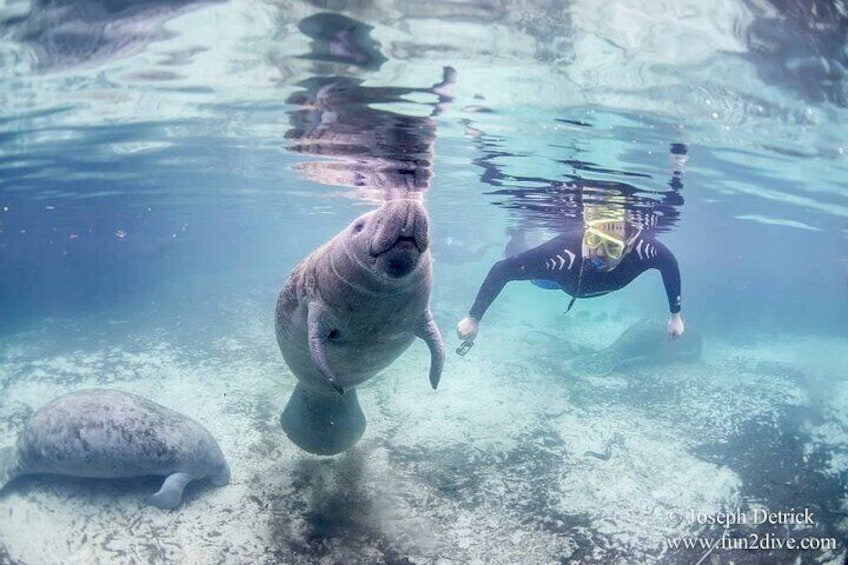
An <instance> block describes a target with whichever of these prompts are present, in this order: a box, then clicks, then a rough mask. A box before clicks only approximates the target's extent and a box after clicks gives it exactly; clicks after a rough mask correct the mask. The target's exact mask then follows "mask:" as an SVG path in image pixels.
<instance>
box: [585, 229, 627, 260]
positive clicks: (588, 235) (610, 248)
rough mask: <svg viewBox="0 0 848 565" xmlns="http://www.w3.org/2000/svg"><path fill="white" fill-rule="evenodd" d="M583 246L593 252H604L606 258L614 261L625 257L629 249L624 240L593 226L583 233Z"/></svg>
mask: <svg viewBox="0 0 848 565" xmlns="http://www.w3.org/2000/svg"><path fill="white" fill-rule="evenodd" d="M583 245H585V246H586V248H587V249H589V251H591V252H595V253H597V252H598V251H600V250H603V254H604V256H605V257H609V258H610V259H612V260H614V261H617V260H618V259H621V258H622V257H624V251H625V249H627V244H626V242H625V241H624V240H623V239H620V238H618V237H615V236H613V235H610V234H609V233H607V232H605V231H601V230H600V229H596V228H594V227H591V226H590V227H587V228H586V230H585V231H584V232H583Z"/></svg>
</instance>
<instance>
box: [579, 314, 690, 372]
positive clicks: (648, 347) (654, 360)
mask: <svg viewBox="0 0 848 565" xmlns="http://www.w3.org/2000/svg"><path fill="white" fill-rule="evenodd" d="M702 345H703V341H702V339H701V334H700V332H698V331H697V330H696V329H694V328H691V327H687V328H686V332H685V333H684V334H683V335H681V336H680V337H679V338H677V339H675V340H673V341H669V339H668V328H667V327H666V322H665V321H663V320H650V319H645V320H639V321H638V322H636V323H634V324H633V325H632V326H630V327H629V328H627V329H626V330H624V332H622V334H621V335H620V336H618V338H616V340H615V341H614V342H612V344H610V345H609V346H607V347H605V348H604V349H602V350H601V351H599V352H597V353H594V354H592V355H590V356H589V357H588V358H586V359H583V360H582V361H581V365H582V366H581V370H582V372H587V371H588V372H591V373H595V374H607V373H611V372H613V371H617V370H622V369H632V368H636V367H648V366H656V365H664V364H667V363H680V362H684V363H689V362H694V361H697V360H698V359H700V357H701V348H702Z"/></svg>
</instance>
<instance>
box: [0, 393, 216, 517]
mask: <svg viewBox="0 0 848 565" xmlns="http://www.w3.org/2000/svg"><path fill="white" fill-rule="evenodd" d="M42 473H43V474H56V475H68V476H74V477H91V478H103V479H111V478H121V477H140V476H145V475H166V476H167V477H166V479H165V482H164V483H163V485H162V488H161V489H160V490H159V491H158V492H157V493H155V494H153V495H150V496H148V497H146V499H145V502H147V503H149V504H153V505H154V506H158V507H160V508H176V507H177V506H179V504H180V502H181V501H182V495H183V489H184V488H185V486H186V485H187V484H188V483H189V482H191V481H193V480H196V479H200V478H203V477H208V478H209V479H210V480H211V482H212V484H214V485H216V486H221V485H225V484H227V483H228V482H229V481H230V468H229V465H228V464H227V461H226V459H225V457H224V454H223V453H222V452H221V449H220V447H219V446H218V442H217V441H215V438H213V437H212V435H211V434H210V433H209V432H208V431H207V430H206V428H204V427H203V426H202V425H200V424H199V423H197V422H195V421H194V420H192V419H191V418H189V417H188V416H185V415H183V414H180V413H179V412H175V411H173V410H170V409H168V408H165V407H164V406H161V405H159V404H156V403H155V402H153V401H151V400H148V399H146V398H143V397H141V396H138V395H135V394H130V393H126V392H120V391H116V390H107V389H87V390H80V391H76V392H72V393H69V394H66V395H64V396H61V397H59V398H57V399H55V400H53V401H51V402H50V403H48V404H47V405H45V406H44V407H42V408H41V409H39V410H38V411H37V412H35V414H33V416H32V418H31V419H30V421H29V422H28V423H27V425H26V427H25V428H24V430H23V431H22V432H21V434H20V435H19V436H18V441H17V444H16V446H15V447H7V448H4V449H3V450H0V488H3V487H5V485H6V484H8V483H9V482H10V481H12V480H13V479H14V478H15V477H18V476H21V475H29V474H42Z"/></svg>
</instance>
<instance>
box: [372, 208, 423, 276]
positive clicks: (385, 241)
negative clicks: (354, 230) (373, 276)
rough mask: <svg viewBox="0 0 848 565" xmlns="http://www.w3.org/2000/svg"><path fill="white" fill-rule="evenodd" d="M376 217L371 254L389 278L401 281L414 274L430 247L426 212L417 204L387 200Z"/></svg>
mask: <svg viewBox="0 0 848 565" xmlns="http://www.w3.org/2000/svg"><path fill="white" fill-rule="evenodd" d="M377 217H378V222H377V227H376V229H375V231H374V236H373V239H372V240H371V254H372V255H373V256H374V257H376V258H377V260H378V261H379V262H380V263H381V264H382V267H383V271H384V272H385V273H386V274H388V275H389V276H390V277H396V278H400V277H404V276H406V275H408V274H409V273H411V272H412V271H413V270H415V267H417V266H418V262H419V259H420V258H421V255H422V254H423V253H425V252H426V251H427V250H428V249H429V247H430V233H429V220H428V218H427V211H426V210H425V209H424V206H423V205H422V204H421V202H420V201H418V200H407V199H400V200H390V201H389V202H386V203H385V204H383V206H382V207H381V208H380V209H379V210H378V211H377Z"/></svg>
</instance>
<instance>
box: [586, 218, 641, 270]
mask: <svg viewBox="0 0 848 565" xmlns="http://www.w3.org/2000/svg"><path fill="white" fill-rule="evenodd" d="M583 217H584V225H585V228H584V231H583V256H584V258H585V259H587V260H588V267H589V268H591V269H592V270H596V271H611V270H612V269H614V268H615V267H616V266H618V264H619V263H620V262H621V260H622V259H623V258H624V256H625V255H626V254H627V251H628V246H629V244H630V243H631V242H632V241H633V240H634V239H635V237H636V236H637V235H638V232H637V233H636V234H634V235H633V236H632V237H627V235H626V234H627V223H626V220H625V213H624V209H623V208H622V207H620V206H613V205H608V206H602V207H601V206H592V207H587V208H586V209H585V210H584V212H583Z"/></svg>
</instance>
